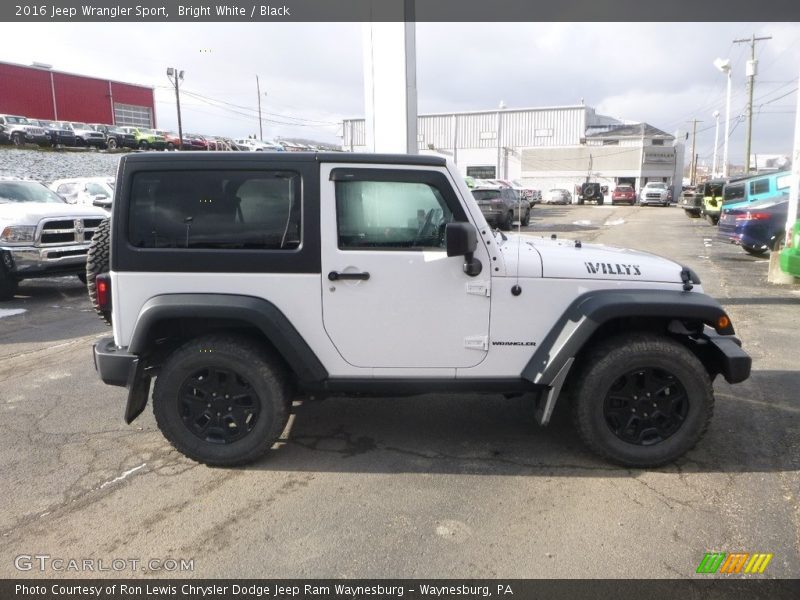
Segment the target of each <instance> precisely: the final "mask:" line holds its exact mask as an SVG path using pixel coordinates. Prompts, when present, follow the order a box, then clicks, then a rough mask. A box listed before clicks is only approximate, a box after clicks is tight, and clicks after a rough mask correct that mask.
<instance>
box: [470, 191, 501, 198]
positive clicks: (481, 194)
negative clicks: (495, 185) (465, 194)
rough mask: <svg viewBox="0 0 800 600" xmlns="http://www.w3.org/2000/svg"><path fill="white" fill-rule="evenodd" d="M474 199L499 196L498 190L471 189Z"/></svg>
mask: <svg viewBox="0 0 800 600" xmlns="http://www.w3.org/2000/svg"><path fill="white" fill-rule="evenodd" d="M472 195H473V196H474V197H475V200H494V199H495V198H499V197H500V190H473V191H472Z"/></svg>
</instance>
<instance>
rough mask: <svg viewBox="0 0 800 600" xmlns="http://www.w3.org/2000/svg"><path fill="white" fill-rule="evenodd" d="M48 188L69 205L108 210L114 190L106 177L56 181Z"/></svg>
mask: <svg viewBox="0 0 800 600" xmlns="http://www.w3.org/2000/svg"><path fill="white" fill-rule="evenodd" d="M49 187H50V189H51V190H53V191H54V192H55V193H57V194H58V195H59V196H61V197H62V198H64V200H66V201H67V202H68V203H69V204H88V205H90V206H99V207H100V208H105V209H108V210H110V209H111V203H112V201H113V198H114V189H113V188H112V187H111V186H110V185H109V184H108V178H107V177H74V178H72V179H57V180H56V181H54V182H53V183H51V184H50V186H49Z"/></svg>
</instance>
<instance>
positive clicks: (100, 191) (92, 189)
mask: <svg viewBox="0 0 800 600" xmlns="http://www.w3.org/2000/svg"><path fill="white" fill-rule="evenodd" d="M86 191H87V192H89V193H90V194H91V195H92V196H111V190H110V189H109V188H107V187H106V186H104V185H103V184H102V183H97V182H96V181H90V182H89V183H87V184H86Z"/></svg>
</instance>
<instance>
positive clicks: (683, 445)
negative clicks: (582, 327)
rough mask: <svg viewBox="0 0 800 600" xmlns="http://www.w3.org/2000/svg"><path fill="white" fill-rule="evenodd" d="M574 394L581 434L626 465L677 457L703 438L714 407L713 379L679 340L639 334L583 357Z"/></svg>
mask: <svg viewBox="0 0 800 600" xmlns="http://www.w3.org/2000/svg"><path fill="white" fill-rule="evenodd" d="M576 380H577V385H576V386H575V388H574V390H573V396H572V416H573V422H574V424H575V427H576V429H577V430H578V434H579V435H580V437H581V439H582V440H583V441H584V443H585V444H586V445H587V446H588V447H589V448H590V449H592V450H593V451H594V452H596V453H597V454H599V455H601V456H603V457H605V458H607V459H610V460H612V461H614V462H616V463H619V464H621V465H625V466H628V467H656V466H659V465H663V464H666V463H669V462H672V461H674V460H675V459H677V458H678V457H680V456H682V455H683V454H685V453H686V452H688V451H689V450H691V448H692V447H694V445H695V444H696V443H697V442H698V441H699V440H700V438H701V437H702V436H703V434H704V433H705V431H706V429H707V428H708V424H709V422H710V420H711V415H712V413H713V409H714V394H713V391H712V387H711V379H710V377H709V376H708V373H707V372H706V370H705V367H703V364H702V363H701V362H700V361H699V360H698V358H697V357H696V356H695V355H694V354H692V352H691V351H689V350H688V349H687V348H686V347H684V346H682V345H681V344H679V343H678V342H676V341H674V340H672V339H670V338H667V337H664V336H659V335H655V334H646V333H636V334H627V335H620V336H616V337H613V338H610V339H608V340H607V341H605V342H602V343H600V344H599V345H597V346H596V347H595V348H594V349H593V350H590V351H589V352H588V353H587V355H585V356H584V357H583V359H582V366H581V367H579V371H578V374H577V376H576Z"/></svg>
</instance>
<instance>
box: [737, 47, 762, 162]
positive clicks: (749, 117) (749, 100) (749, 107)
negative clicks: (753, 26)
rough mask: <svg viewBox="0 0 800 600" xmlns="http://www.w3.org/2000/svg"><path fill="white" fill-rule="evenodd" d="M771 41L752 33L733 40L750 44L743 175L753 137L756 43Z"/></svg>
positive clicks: (748, 160)
mask: <svg viewBox="0 0 800 600" xmlns="http://www.w3.org/2000/svg"><path fill="white" fill-rule="evenodd" d="M771 39H772V36H766V37H756V34H755V33H754V34H753V35H752V36H750V37H749V38H745V39H741V40H733V43H734V44H750V60H749V61H747V69H746V70H745V75H747V136H746V138H745V149H744V173H745V175H747V174H748V173H750V144H751V141H752V137H753V88H754V87H755V84H756V65H757V64H758V61H757V60H756V42H761V41H765V40H771Z"/></svg>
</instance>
